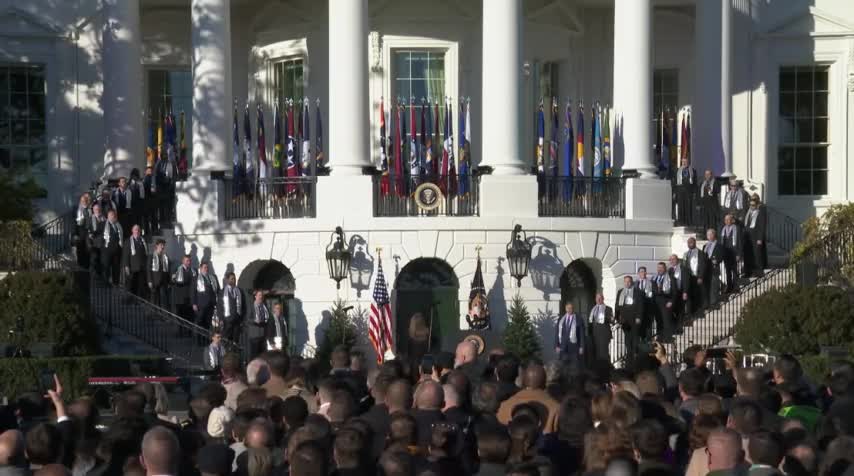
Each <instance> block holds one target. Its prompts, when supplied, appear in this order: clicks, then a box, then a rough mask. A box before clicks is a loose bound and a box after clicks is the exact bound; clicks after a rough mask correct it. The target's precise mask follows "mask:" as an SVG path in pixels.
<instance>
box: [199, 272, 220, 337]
mask: <svg viewBox="0 0 854 476" xmlns="http://www.w3.org/2000/svg"><path fill="white" fill-rule="evenodd" d="M218 299H219V283H218V282H217V279H216V276H214V274H213V273H211V272H210V263H208V262H207V261H205V262H203V263H202V264H201V265H199V274H198V276H197V277H196V283H195V286H193V311H195V313H196V325H198V326H199V327H201V328H203V329H205V330H214V329H217V330H219V322H216V321H218V318H217V316H216V304H217V300H218ZM202 344H204V342H202Z"/></svg>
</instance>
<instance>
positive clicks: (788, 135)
mask: <svg viewBox="0 0 854 476" xmlns="http://www.w3.org/2000/svg"><path fill="white" fill-rule="evenodd" d="M792 142H795V121H794V120H793V119H785V118H780V144H791V143H792Z"/></svg>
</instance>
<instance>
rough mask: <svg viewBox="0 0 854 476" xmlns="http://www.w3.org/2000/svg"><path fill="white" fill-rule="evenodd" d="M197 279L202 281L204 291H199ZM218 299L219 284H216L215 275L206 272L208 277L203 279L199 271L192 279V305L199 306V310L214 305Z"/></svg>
mask: <svg viewBox="0 0 854 476" xmlns="http://www.w3.org/2000/svg"><path fill="white" fill-rule="evenodd" d="M199 281H203V286H204V289H205V291H204V292H199V285H198V283H199ZM218 299H219V286H217V282H216V276H214V275H213V274H212V273H208V279H207V280H205V279H204V278H203V276H202V274H201V273H199V274H198V275H197V276H196V279H195V280H194V281H193V305H194V306H198V307H199V311H202V310H204V309H210V308H213V307H216V303H217V300H218Z"/></svg>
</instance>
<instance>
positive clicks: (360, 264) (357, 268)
mask: <svg viewBox="0 0 854 476" xmlns="http://www.w3.org/2000/svg"><path fill="white" fill-rule="evenodd" d="M347 248H348V249H349V250H350V253H353V259H352V260H351V261H350V287H352V288H353V289H355V290H356V297H358V298H361V297H362V291H366V290H368V289H369V288H370V287H371V277H372V276H373V275H374V257H373V256H372V255H371V253H370V250H369V249H368V242H367V240H365V238H364V237H363V236H362V235H351V236H350V243H349V244H348V246H347Z"/></svg>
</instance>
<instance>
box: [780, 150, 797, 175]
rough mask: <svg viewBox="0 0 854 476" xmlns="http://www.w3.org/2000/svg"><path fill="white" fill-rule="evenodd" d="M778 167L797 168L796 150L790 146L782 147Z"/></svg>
mask: <svg viewBox="0 0 854 476" xmlns="http://www.w3.org/2000/svg"><path fill="white" fill-rule="evenodd" d="M778 160H779V163H778V164H777V168H779V169H786V170H791V169H793V168H795V150H794V149H792V148H789V147H785V148H782V149H780V154H779V159H778Z"/></svg>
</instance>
